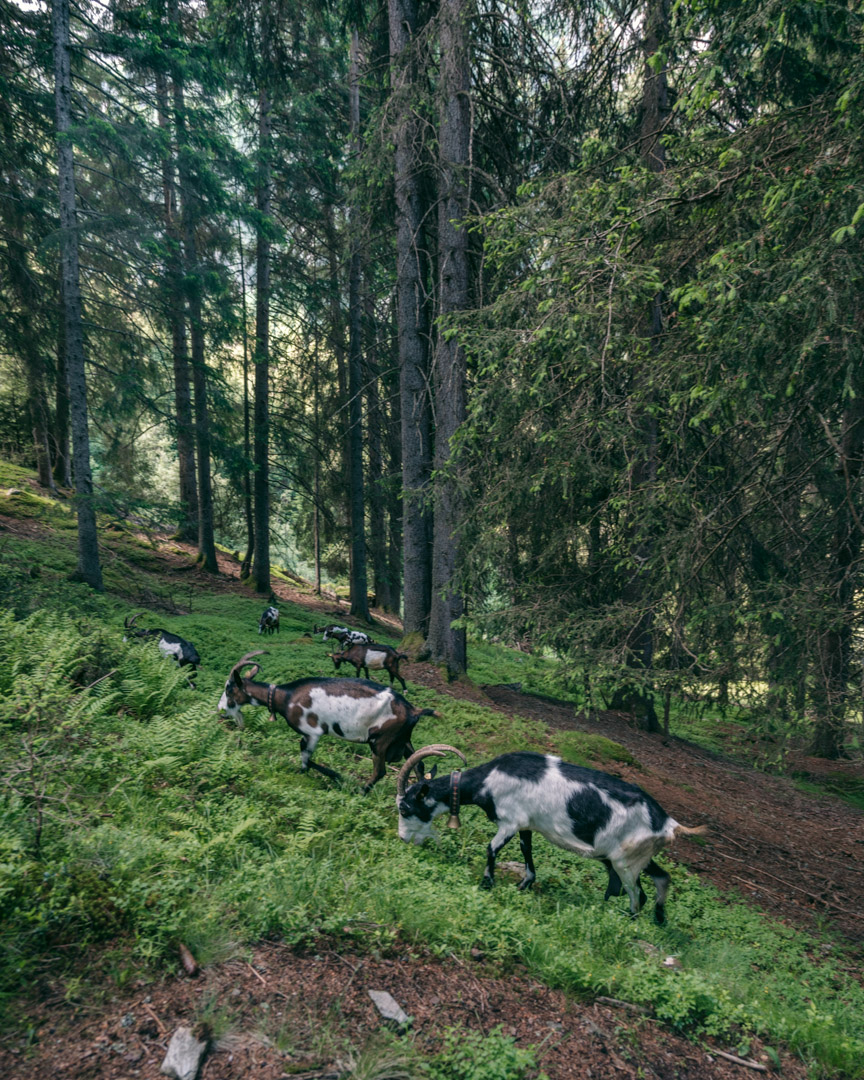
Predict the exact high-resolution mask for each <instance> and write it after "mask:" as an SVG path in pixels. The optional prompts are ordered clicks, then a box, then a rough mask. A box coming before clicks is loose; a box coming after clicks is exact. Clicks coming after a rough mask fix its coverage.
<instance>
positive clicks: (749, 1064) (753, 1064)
mask: <svg viewBox="0 0 864 1080" xmlns="http://www.w3.org/2000/svg"><path fill="white" fill-rule="evenodd" d="M711 1053H712V1054H716V1055H717V1057H722V1058H725V1059H726V1060H727V1061H733V1062H734V1063H735V1064H736V1065H743V1066H744V1067H745V1068H747V1069H755V1070H756V1072H768V1066H767V1065H760V1063H759V1062H758V1061H751V1060H750V1058H742V1057H738V1055H737V1054H727V1053H726V1051H725V1050H717V1049H716V1048H714V1047H712V1048H711Z"/></svg>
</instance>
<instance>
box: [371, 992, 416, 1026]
mask: <svg viewBox="0 0 864 1080" xmlns="http://www.w3.org/2000/svg"><path fill="white" fill-rule="evenodd" d="M368 994H369V997H370V998H372V1003H373V1005H374V1006H375V1008H376V1009H377V1010H378V1012H379V1013H380V1014H381V1016H382V1017H383V1018H384V1019H385V1020H390V1021H392V1022H393V1023H395V1024H398V1025H399V1026H400V1027H405V1026H406V1025H407V1024H409V1023H410V1022H411V1017H410V1016H409V1015H408V1013H406V1012H405V1010H404V1009H403V1008H402V1006H401V1005H400V1004H399V1002H398V1001H396V1000H395V998H393V997H391V996H390V994H388V993H387V991H386V990H369V991H368Z"/></svg>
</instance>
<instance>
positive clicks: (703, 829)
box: [672, 821, 711, 837]
mask: <svg viewBox="0 0 864 1080" xmlns="http://www.w3.org/2000/svg"><path fill="white" fill-rule="evenodd" d="M709 832H711V827H710V826H709V825H697V826H696V827H695V828H694V829H690V828H688V827H687V826H686V825H679V824H678V822H677V821H676V823H675V828H674V829H673V830H672V836H673V837H676V836H704V835H705V834H706V833H709Z"/></svg>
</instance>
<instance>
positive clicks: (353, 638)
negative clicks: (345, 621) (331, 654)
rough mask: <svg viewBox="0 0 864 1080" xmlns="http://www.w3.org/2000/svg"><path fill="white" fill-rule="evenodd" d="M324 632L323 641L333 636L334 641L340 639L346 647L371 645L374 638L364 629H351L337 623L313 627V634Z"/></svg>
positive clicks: (341, 643) (340, 642) (343, 646)
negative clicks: (365, 632)
mask: <svg viewBox="0 0 864 1080" xmlns="http://www.w3.org/2000/svg"><path fill="white" fill-rule="evenodd" d="M322 630H323V632H324V637H323V638H321V640H322V641H329V640H330V638H333V640H334V641H338V642H339V644H340V645H341V646H342V648H343V649H344V648H345V646H346V645H371V644H372V638H371V637H369V635H368V634H364V633H363V631H362V630H349V629H348V627H347V626H337V625H336V624H335V623H330V625H329V626H316V627H314V628H313V630H312V633H313V634H320V633H321V631H322Z"/></svg>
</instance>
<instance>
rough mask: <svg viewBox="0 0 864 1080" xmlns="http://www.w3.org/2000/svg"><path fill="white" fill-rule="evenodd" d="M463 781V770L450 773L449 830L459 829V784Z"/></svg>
mask: <svg viewBox="0 0 864 1080" xmlns="http://www.w3.org/2000/svg"><path fill="white" fill-rule="evenodd" d="M461 780H462V770H461V769H456V770H455V771H454V772H452V773H450V818H449V820H448V822H447V828H448V829H458V828H459V784H460V782H461Z"/></svg>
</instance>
